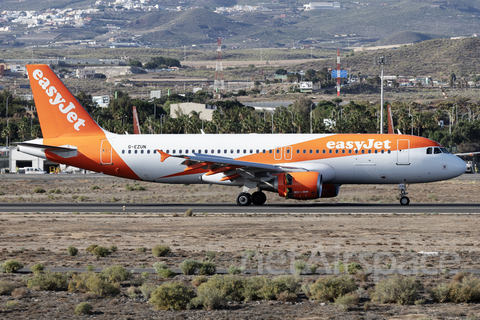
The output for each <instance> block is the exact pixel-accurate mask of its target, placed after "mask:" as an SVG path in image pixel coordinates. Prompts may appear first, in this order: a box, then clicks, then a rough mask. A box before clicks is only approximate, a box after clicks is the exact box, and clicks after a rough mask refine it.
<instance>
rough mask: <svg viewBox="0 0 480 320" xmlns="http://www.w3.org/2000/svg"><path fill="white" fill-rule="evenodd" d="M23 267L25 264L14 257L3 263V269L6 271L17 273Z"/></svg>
mask: <svg viewBox="0 0 480 320" xmlns="http://www.w3.org/2000/svg"><path fill="white" fill-rule="evenodd" d="M22 268H23V264H21V263H20V262H18V261H17V260H14V259H10V260H7V261H5V262H4V263H2V265H1V269H2V271H3V272H6V273H15V272H17V271H18V270H20V269H22Z"/></svg>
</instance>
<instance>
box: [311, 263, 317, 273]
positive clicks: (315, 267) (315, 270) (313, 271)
mask: <svg viewBox="0 0 480 320" xmlns="http://www.w3.org/2000/svg"><path fill="white" fill-rule="evenodd" d="M317 269H318V266H317V265H316V264H312V265H311V266H310V272H311V273H313V274H315V272H317Z"/></svg>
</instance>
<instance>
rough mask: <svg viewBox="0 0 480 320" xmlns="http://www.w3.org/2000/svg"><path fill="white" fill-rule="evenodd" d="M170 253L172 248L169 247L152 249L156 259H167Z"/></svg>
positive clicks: (160, 246)
mask: <svg viewBox="0 0 480 320" xmlns="http://www.w3.org/2000/svg"><path fill="white" fill-rule="evenodd" d="M169 253H170V247H168V246H162V245H159V246H155V247H153V249H152V254H153V256H154V257H165V256H166V255H167V254H169Z"/></svg>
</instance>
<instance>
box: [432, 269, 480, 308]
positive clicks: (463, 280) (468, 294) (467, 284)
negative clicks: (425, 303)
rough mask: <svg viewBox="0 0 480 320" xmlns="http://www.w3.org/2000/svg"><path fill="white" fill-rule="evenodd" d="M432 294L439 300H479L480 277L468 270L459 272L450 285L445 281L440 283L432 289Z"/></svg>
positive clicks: (433, 297) (455, 301) (434, 298)
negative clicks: (467, 271) (469, 272)
mask: <svg viewBox="0 0 480 320" xmlns="http://www.w3.org/2000/svg"><path fill="white" fill-rule="evenodd" d="M460 274H461V275H460ZM457 276H458V277H457ZM430 295H431V297H432V299H433V300H435V301H438V302H454V303H462V302H478V301H480V279H478V278H477V277H475V276H474V275H473V274H468V273H466V272H462V273H457V275H456V277H454V279H453V281H452V282H451V283H450V284H449V285H447V284H445V283H442V284H440V285H438V286H437V287H436V288H433V289H431V290H430Z"/></svg>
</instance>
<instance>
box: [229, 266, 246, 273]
mask: <svg viewBox="0 0 480 320" xmlns="http://www.w3.org/2000/svg"><path fill="white" fill-rule="evenodd" d="M227 271H228V273H229V274H239V273H242V271H243V269H242V268H240V267H236V266H230V267H229V268H228V269H227Z"/></svg>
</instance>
